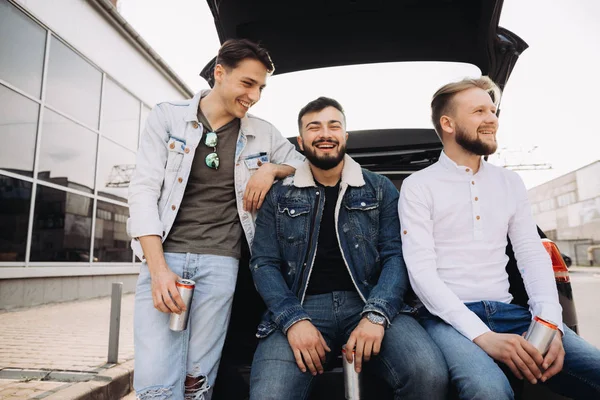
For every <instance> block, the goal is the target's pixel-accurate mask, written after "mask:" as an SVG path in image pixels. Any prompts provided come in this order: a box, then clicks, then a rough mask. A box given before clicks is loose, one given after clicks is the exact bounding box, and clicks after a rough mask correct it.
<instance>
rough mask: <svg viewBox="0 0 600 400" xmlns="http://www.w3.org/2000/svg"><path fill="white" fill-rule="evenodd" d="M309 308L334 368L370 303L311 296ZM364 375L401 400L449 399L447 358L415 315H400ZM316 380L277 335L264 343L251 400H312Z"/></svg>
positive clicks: (346, 296) (353, 297)
mask: <svg viewBox="0 0 600 400" xmlns="http://www.w3.org/2000/svg"><path fill="white" fill-rule="evenodd" d="M303 307H304V309H305V310H306V312H307V313H308V315H309V316H310V317H311V318H312V324H313V325H315V327H316V328H317V329H318V330H319V331H320V332H321V334H322V335H323V338H324V339H325V341H326V342H327V345H328V346H329V348H330V349H331V352H329V353H328V354H327V361H326V362H330V361H331V359H332V357H334V356H336V355H337V354H339V351H340V349H341V346H342V345H343V344H344V343H346V342H347V340H348V338H349V337H350V334H351V333H352V331H353V330H354V328H355V327H356V326H357V325H358V323H359V322H360V319H361V316H360V313H361V311H362V310H363V307H364V303H363V301H362V300H361V298H360V297H359V295H358V294H357V293H356V292H332V293H327V294H319V295H312V296H306V299H305V301H304V304H303ZM325 365H326V364H325ZM325 365H324V367H325ZM363 371H365V372H367V373H374V374H377V375H379V376H381V377H382V378H383V379H384V380H385V381H386V382H387V383H388V384H389V385H390V386H391V387H392V388H393V390H394V398H396V399H399V398H402V399H415V400H425V399H426V400H436V399H444V398H445V396H446V392H447V386H448V369H447V366H446V363H445V362H444V358H443V356H442V353H441V352H440V350H439V349H438V348H437V347H436V345H435V344H434V343H433V341H432V340H431V338H430V337H429V336H428V335H427V333H426V332H425V330H424V329H423V328H422V327H421V326H420V325H419V323H418V322H417V321H416V320H415V318H413V317H412V316H410V315H406V314H398V315H397V316H396V317H395V318H394V319H393V320H392V324H391V325H390V327H389V328H388V329H386V331H385V335H384V337H383V342H382V345H381V351H380V353H379V355H377V356H374V357H372V358H371V360H370V361H368V362H365V364H364V369H363ZM314 378H315V377H314V376H313V375H312V374H311V373H310V371H308V370H307V372H304V373H302V371H300V369H299V368H298V365H297V364H296V361H295V358H294V354H293V352H292V350H291V348H290V345H289V343H288V340H287V337H286V336H285V335H284V334H283V333H282V332H281V331H280V330H276V331H274V332H273V333H271V334H270V335H269V336H267V337H266V338H264V339H261V340H260V341H259V344H258V347H257V349H256V352H255V353H254V360H253V362H252V370H251V374H250V399H251V400H296V399H306V398H308V396H309V394H310V390H311V387H312V384H313V381H314Z"/></svg>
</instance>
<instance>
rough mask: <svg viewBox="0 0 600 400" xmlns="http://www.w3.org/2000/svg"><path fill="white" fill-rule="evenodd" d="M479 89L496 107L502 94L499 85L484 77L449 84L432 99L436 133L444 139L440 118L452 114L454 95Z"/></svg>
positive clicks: (432, 114)
mask: <svg viewBox="0 0 600 400" xmlns="http://www.w3.org/2000/svg"><path fill="white" fill-rule="evenodd" d="M472 88H479V89H483V90H485V91H486V92H487V93H488V94H489V95H490V97H491V98H492V101H493V102H494V104H495V105H496V106H498V103H499V102H500V96H501V95H502V92H501V90H500V88H499V87H498V85H496V84H495V83H494V81H492V80H491V79H490V78H489V77H487V76H482V77H481V78H465V79H463V80H461V81H458V82H451V83H448V84H446V85H444V86H442V87H441V88H439V89H438V90H437V92H435V94H434V95H433V98H432V99H431V121H432V122H433V126H434V127H435V131H436V133H437V134H438V136H439V137H440V140H441V139H442V127H441V125H440V118H441V117H442V115H446V114H448V113H450V112H452V99H453V98H454V95H456V94H457V93H459V92H462V91H464V90H467V89H472Z"/></svg>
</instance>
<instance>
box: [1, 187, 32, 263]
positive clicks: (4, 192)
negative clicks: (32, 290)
mask: <svg viewBox="0 0 600 400" xmlns="http://www.w3.org/2000/svg"><path fill="white" fill-rule="evenodd" d="M30 203H31V183H29V182H25V181H22V180H20V179H15V178H10V177H8V176H2V175H0V227H2V229H0V261H25V250H26V249H25V246H26V243H27V223H28V221H29V207H30Z"/></svg>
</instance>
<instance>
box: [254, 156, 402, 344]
mask: <svg viewBox="0 0 600 400" xmlns="http://www.w3.org/2000/svg"><path fill="white" fill-rule="evenodd" d="M324 204H325V198H324V195H323V193H322V189H321V188H320V187H318V186H317V185H316V183H315V181H314V178H313V176H312V173H311V170H310V166H309V164H308V161H305V162H304V163H303V164H302V165H301V166H300V167H299V168H298V169H297V170H296V173H295V175H293V176H290V177H288V178H286V179H284V180H282V181H280V182H278V183H277V184H275V185H274V186H273V187H272V188H271V190H270V191H269V193H268V194H267V197H266V199H265V202H264V203H263V205H262V207H261V209H260V211H259V213H258V216H257V219H256V231H255V240H254V243H253V245H252V258H251V260H250V270H251V272H252V276H253V278H254V284H255V286H256V288H257V290H258V292H259V293H260V295H261V296H262V298H263V300H264V301H265V304H266V306H267V311H266V313H265V315H264V318H263V320H262V321H261V323H260V325H259V327H258V333H257V336H258V337H259V338H261V337H266V336H267V335H269V334H270V333H271V332H273V331H274V330H276V329H280V330H281V331H283V332H284V333H286V332H287V330H288V329H289V328H290V326H292V325H293V324H294V323H296V322H298V321H300V320H303V319H306V320H310V316H309V315H308V314H307V313H306V311H304V309H303V307H302V303H303V302H304V297H305V294H306V289H307V287H308V280H309V278H310V274H311V270H312V268H313V263H314V259H315V254H316V250H317V240H318V237H319V226H320V224H321V217H322V215H323V207H324ZM335 225H336V226H335V230H336V234H337V235H336V236H337V240H338V243H339V246H340V250H341V253H342V258H343V260H344V264H345V265H346V268H347V270H348V273H349V274H350V276H351V278H352V281H353V283H354V286H355V287H356V290H357V292H358V294H359V295H360V297H361V298H362V300H363V301H364V303H365V306H364V308H363V311H362V313H366V312H369V311H375V312H378V313H380V314H382V315H383V316H385V318H386V319H387V321H388V323H390V322H391V321H392V320H393V318H394V316H395V315H397V314H398V313H399V312H400V311H401V308H402V306H403V297H404V294H405V292H406V290H407V288H408V285H409V283H408V275H407V271H406V265H405V264H404V259H403V257H402V244H401V240H400V225H399V219H398V190H397V189H396V187H395V186H394V185H393V183H392V182H391V181H390V180H389V179H388V178H386V177H384V176H382V175H378V174H375V173H373V172H370V171H368V170H365V169H362V168H361V166H360V165H359V164H358V163H357V162H356V161H354V160H353V159H352V158H351V157H349V156H348V155H346V156H345V158H344V167H343V171H342V178H341V182H340V192H339V197H338V202H337V204H336V207H335Z"/></svg>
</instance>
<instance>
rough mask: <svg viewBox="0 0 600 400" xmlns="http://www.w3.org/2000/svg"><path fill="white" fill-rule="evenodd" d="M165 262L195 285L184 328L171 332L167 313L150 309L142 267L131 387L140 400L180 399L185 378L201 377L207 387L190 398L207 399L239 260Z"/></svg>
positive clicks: (176, 258) (179, 257)
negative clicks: (186, 324)
mask: <svg viewBox="0 0 600 400" xmlns="http://www.w3.org/2000/svg"><path fill="white" fill-rule="evenodd" d="M165 259H166V261H167V264H168V265H169V267H170V268H171V270H172V271H173V272H175V273H176V274H177V275H179V276H181V277H182V278H184V279H192V280H194V281H195V282H196V288H195V290H194V297H193V299H192V306H191V309H190V317H189V318H190V319H189V321H188V327H187V329H186V330H185V331H182V332H173V331H171V330H170V329H169V318H170V314H165V313H162V312H160V311H158V310H157V309H155V308H154V302H153V300H152V291H151V279H150V273H149V271H148V266H147V264H146V263H143V264H142V267H141V269H140V275H139V278H138V282H137V287H136V292H135V311H134V346H135V347H134V350H135V374H134V378H133V386H134V389H135V391H136V394H137V398H138V399H141V400H145V399H153V400H163V399H165V400H166V399H169V400H180V399H183V398H184V390H185V389H184V383H185V377H186V375H188V376H194V377H200V376H205V377H207V384H206V385H203V387H202V388H199V389H200V390H199V391H198V392H197V393H196V395H195V396H190V398H191V399H194V400H203V399H206V400H208V399H210V397H211V395H212V388H209V387H212V385H213V384H214V382H215V379H216V376H217V370H218V368H219V361H220V360H221V350H222V349H223V343H224V342H225V335H226V333H227V326H228V324H229V317H230V315H231V305H232V301H233V292H234V289H235V282H236V279H237V272H238V264H239V260H238V259H236V258H232V257H224V256H216V255H205V254H190V253H187V254H186V253H165ZM186 399H187V397H186Z"/></svg>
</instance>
